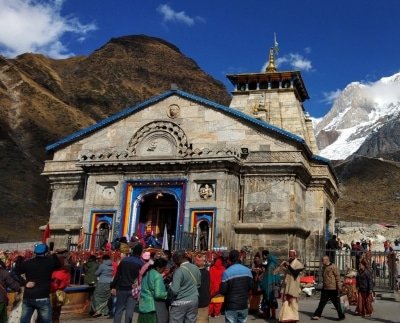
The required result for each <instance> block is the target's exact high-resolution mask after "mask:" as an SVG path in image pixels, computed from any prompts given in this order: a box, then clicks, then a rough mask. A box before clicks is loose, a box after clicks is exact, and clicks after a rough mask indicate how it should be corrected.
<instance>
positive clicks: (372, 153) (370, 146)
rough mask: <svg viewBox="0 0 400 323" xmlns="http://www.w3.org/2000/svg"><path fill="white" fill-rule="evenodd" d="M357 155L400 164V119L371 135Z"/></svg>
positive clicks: (391, 121) (387, 123)
mask: <svg viewBox="0 0 400 323" xmlns="http://www.w3.org/2000/svg"><path fill="white" fill-rule="evenodd" d="M355 154H356V155H362V156H368V157H380V158H383V159H387V160H394V161H399V162H400V118H393V120H390V121H388V122H386V123H385V124H384V125H383V126H382V127H381V128H379V129H378V130H377V131H375V132H373V133H372V134H370V135H369V136H368V137H367V139H366V140H365V141H364V142H363V143H362V145H361V146H360V148H359V149H358V150H357V151H356V153H355Z"/></svg>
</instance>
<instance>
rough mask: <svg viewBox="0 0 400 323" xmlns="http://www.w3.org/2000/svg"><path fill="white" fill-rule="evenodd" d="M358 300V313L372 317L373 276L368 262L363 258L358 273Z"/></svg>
mask: <svg viewBox="0 0 400 323" xmlns="http://www.w3.org/2000/svg"><path fill="white" fill-rule="evenodd" d="M357 288H358V300H357V308H356V313H358V314H359V315H362V316H363V317H370V316H371V314H372V311H373V308H372V301H373V297H372V277H371V273H370V271H369V270H368V268H367V263H366V262H365V261H364V260H362V261H361V263H360V269H359V271H358V275H357Z"/></svg>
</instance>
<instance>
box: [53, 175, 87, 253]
mask: <svg viewBox="0 0 400 323" xmlns="http://www.w3.org/2000/svg"><path fill="white" fill-rule="evenodd" d="M49 179H50V183H51V189H52V192H53V194H52V203H51V208H50V220H49V223H50V229H51V232H52V235H53V236H54V244H55V248H62V247H64V248H65V247H66V243H67V239H68V236H72V242H76V241H75V240H76V239H77V236H78V234H79V229H80V227H81V225H82V216H83V203H84V190H85V177H84V175H83V174H77V175H60V176H57V175H54V176H50V178H49Z"/></svg>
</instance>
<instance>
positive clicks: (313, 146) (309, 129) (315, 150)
mask: <svg viewBox="0 0 400 323" xmlns="http://www.w3.org/2000/svg"><path fill="white" fill-rule="evenodd" d="M305 122H306V131H307V134H308V141H309V145H310V149H311V151H312V152H313V153H314V154H316V155H317V154H318V153H319V148H318V145H317V140H316V138H315V133H314V127H313V124H312V120H311V118H310V117H309V116H306V117H305Z"/></svg>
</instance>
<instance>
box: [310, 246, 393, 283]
mask: <svg viewBox="0 0 400 323" xmlns="http://www.w3.org/2000/svg"><path fill="white" fill-rule="evenodd" d="M324 255H327V256H329V258H330V260H331V262H333V263H334V264H335V265H336V266H337V267H338V269H339V272H340V274H341V276H342V277H343V276H345V275H346V274H348V273H349V272H351V271H357V270H358V269H359V266H360V262H361V261H362V260H364V261H365V262H366V263H367V266H368V269H369V270H370V271H371V274H372V280H373V284H374V289H376V290H395V289H396V279H397V272H396V256H399V255H400V254H396V252H390V253H387V252H380V251H367V250H330V249H323V250H321V251H320V258H319V259H315V260H313V261H309V263H308V264H307V263H306V267H307V265H308V266H309V267H311V266H313V268H308V270H309V271H310V272H312V271H313V274H314V276H315V277H317V280H318V281H320V282H322V262H321V261H320V259H321V258H322V256H324ZM310 269H313V270H310Z"/></svg>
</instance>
